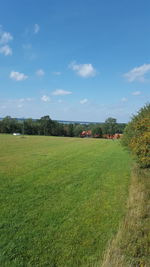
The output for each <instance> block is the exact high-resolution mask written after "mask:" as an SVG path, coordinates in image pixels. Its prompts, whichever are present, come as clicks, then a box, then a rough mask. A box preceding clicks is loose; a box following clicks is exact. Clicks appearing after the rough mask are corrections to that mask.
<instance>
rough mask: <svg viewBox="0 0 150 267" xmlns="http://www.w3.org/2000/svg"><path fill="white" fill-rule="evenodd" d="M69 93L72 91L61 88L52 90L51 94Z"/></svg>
mask: <svg viewBox="0 0 150 267" xmlns="http://www.w3.org/2000/svg"><path fill="white" fill-rule="evenodd" d="M71 94H72V92H70V91H65V90H62V89H57V90H55V91H54V92H52V95H71Z"/></svg>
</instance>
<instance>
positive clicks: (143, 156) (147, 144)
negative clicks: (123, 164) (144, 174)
mask: <svg viewBox="0 0 150 267" xmlns="http://www.w3.org/2000/svg"><path fill="white" fill-rule="evenodd" d="M122 143H123V144H124V145H126V146H128V147H129V148H130V149H131V151H132V152H133V153H134V154H135V155H136V157H137V161H138V163H139V165H140V166H141V167H143V168H149V167H150V104H146V105H145V106H144V107H143V108H141V109H140V110H139V112H138V114H137V115H136V116H133V118H132V120H131V122H129V123H128V125H127V126H126V128H125V131H124V135H123V138H122Z"/></svg>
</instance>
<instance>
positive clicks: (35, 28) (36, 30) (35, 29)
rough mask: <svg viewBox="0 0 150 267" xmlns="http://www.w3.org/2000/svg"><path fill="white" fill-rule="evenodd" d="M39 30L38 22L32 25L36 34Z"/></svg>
mask: <svg viewBox="0 0 150 267" xmlns="http://www.w3.org/2000/svg"><path fill="white" fill-rule="evenodd" d="M39 30H40V26H39V25H38V24H35V25H34V33H35V34H37V33H38V32H39Z"/></svg>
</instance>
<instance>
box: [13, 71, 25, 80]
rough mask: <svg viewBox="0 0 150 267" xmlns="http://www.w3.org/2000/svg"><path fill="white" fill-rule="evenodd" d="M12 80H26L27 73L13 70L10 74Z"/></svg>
mask: <svg viewBox="0 0 150 267" xmlns="http://www.w3.org/2000/svg"><path fill="white" fill-rule="evenodd" d="M9 77H10V78H11V79H12V80H15V81H17V82H18V81H24V80H26V79H27V78H28V76H27V75H25V74H24V73H20V72H17V71H11V73H10V76H9Z"/></svg>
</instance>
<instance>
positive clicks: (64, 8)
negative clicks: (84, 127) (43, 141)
mask: <svg viewBox="0 0 150 267" xmlns="http://www.w3.org/2000/svg"><path fill="white" fill-rule="evenodd" d="M0 6H1V7H0V117H4V116H6V115H10V116H12V117H25V118H28V117H32V118H40V117H41V116H43V115H50V117H51V118H52V119H58V120H80V121H81V120H83V121H104V120H105V119H106V118H108V117H110V116H111V117H115V118H116V119H117V121H118V122H128V121H129V120H130V118H131V116H132V114H135V113H136V112H137V110H138V109H139V108H140V107H142V106H143V105H144V104H145V103H147V102H148V101H149V100H150V90H149V88H150V53H149V48H150V16H149V11H150V1H148V0H143V1H141V0H132V1H131V0H130V1H129V0H126V1H120V0H114V1H111V0H76V1H74V0H32V1H31V0H21V1H18V0H13V1H12V0H1V5H0Z"/></svg>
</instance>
